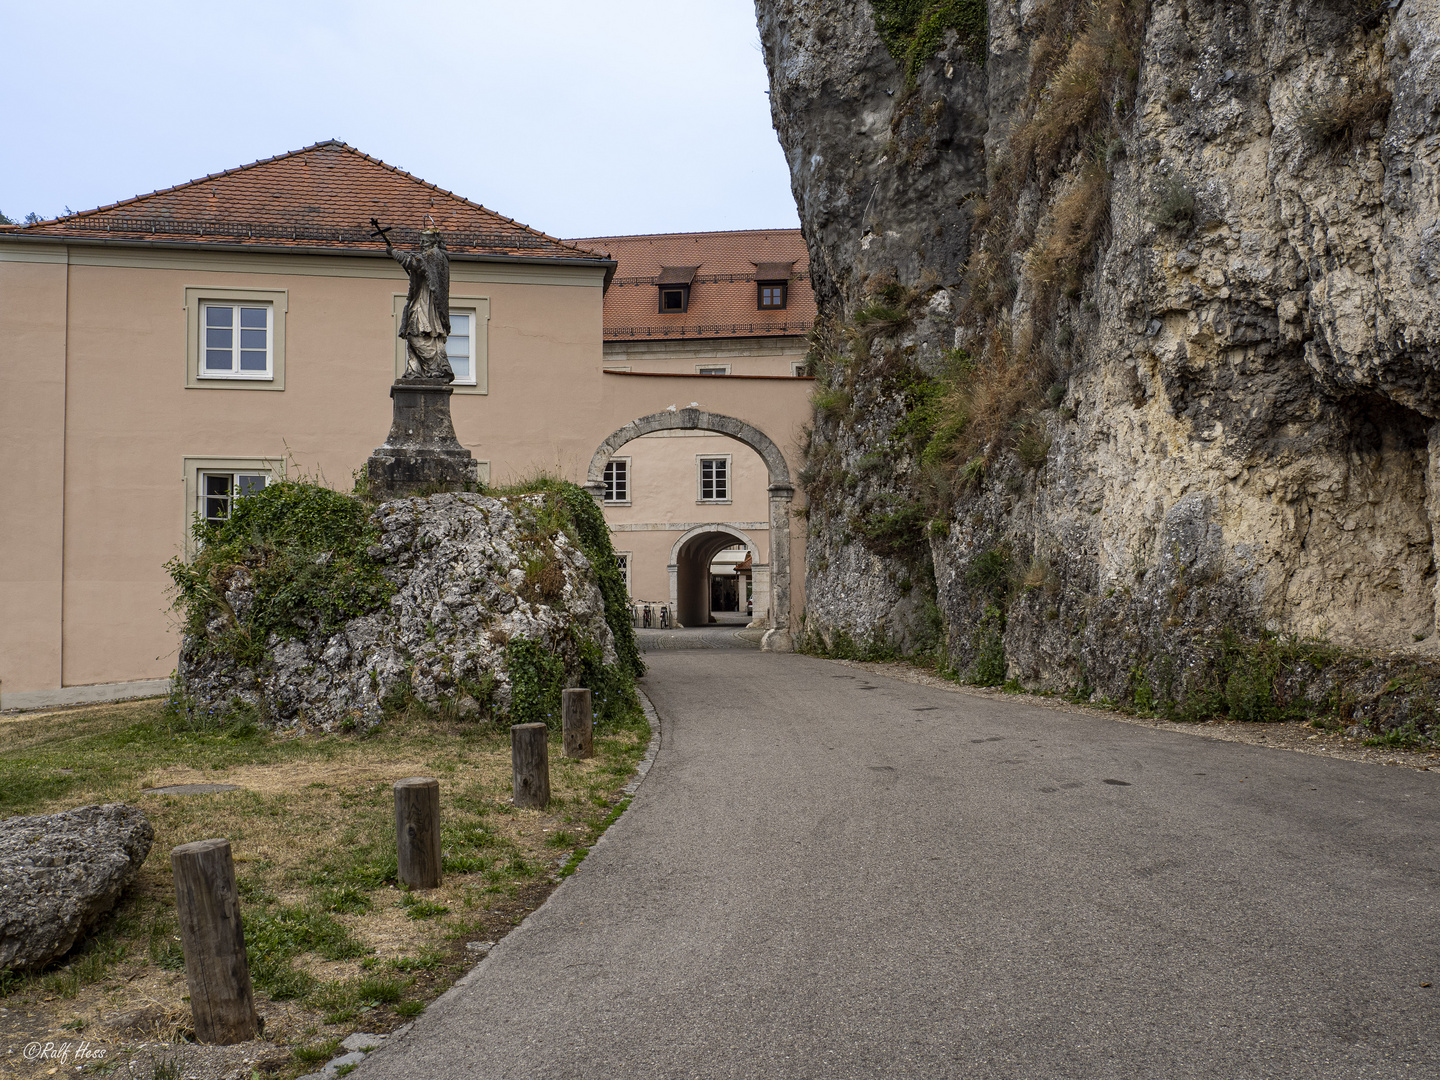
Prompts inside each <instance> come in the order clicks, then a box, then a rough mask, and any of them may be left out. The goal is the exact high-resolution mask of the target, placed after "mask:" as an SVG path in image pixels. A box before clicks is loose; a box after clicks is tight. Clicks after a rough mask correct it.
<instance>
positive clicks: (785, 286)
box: [755, 262, 795, 311]
mask: <svg viewBox="0 0 1440 1080" xmlns="http://www.w3.org/2000/svg"><path fill="white" fill-rule="evenodd" d="M794 272H795V264H794V263H793V262H783V263H779V262H774V263H756V264H755V306H756V308H758V309H759V310H761V311H784V310H785V301H786V300H787V299H788V297H787V295H786V294H787V293H788V292H789V291H790V289H789V284H790V276H791V275H792V274H793V273H794Z"/></svg>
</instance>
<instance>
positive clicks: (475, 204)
mask: <svg viewBox="0 0 1440 1080" xmlns="http://www.w3.org/2000/svg"><path fill="white" fill-rule="evenodd" d="M317 145H318V144H317ZM340 145H341V146H342V147H344V148H345V149H346V150H349V151H350V152H351V153H352V154H357V155H359V156H360V157H362V158H364V159H365V160H366V161H370V162H374V163H375V164H376V165H379V166H380V167H381V168H385V169H389V170H390V171H391V172H393V173H396V174H397V175H400V176H403V177H405V178H406V179H407V180H414V181H415V182H416V183H417V184H420V185H421V186H422V187H427V188H430V189H431V190H433V191H438V192H439V193H440V194H442V195H448V196H450V198H452V199H458V200H459V201H460V202H462V203H464V204H465V205H466V206H473V207H474V208H475V209H477V210H483V211H485V213H487V214H491V215H493V216H495V217H497V218H499V219H500V220H501V221H503V222H505V223H507V224H509V225H513V226H515V227H516V228H517V229H523V230H525V231H526V232H530V233H534V234H535V235H536V236H540V237H543V238H544V239H546V240H549V241H550V242H551V243H555V244H559V245H560V246H561V247H567V248H570V249H571V250H572V251H582V252H585V253H586V254H591V255H593V254H595V253H594V252H590V251H586V249H585V248H582V247H578V246H576V245H575V244H572V243H570V242H568V241H566V240H561V239H560V238H559V237H557V236H551V235H550V234H549V233H547V232H542V231H541V230H539V229H536V228H533V227H532V226H530V225H526V224H525V223H523V222H520V221H516V220H515V219H514V218H512V217H506V216H505V215H504V214H502V213H500V211H498V210H493V209H491V208H490V207H488V206H486V205H485V204H484V203H478V202H475V201H474V200H473V199H467V198H466V197H465V196H464V195H460V194H458V193H456V192H454V191H451V190H449V189H448V188H442V187H441V186H440V185H439V184H432V183H431V182H430V181H429V180H425V179H422V178H421V177H418V176H416V175H415V174H414V173H412V172H409V171H407V170H405V169H402V168H400V166H398V165H391V164H390V163H389V162H388V161H382V160H381V159H380V158H377V157H371V156H370V155H369V154H367V153H365V151H364V150H360V149H357V148H356V147H353V146H349V145H347V144H345V143H341V144H340Z"/></svg>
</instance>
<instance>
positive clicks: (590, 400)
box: [0, 142, 805, 708]
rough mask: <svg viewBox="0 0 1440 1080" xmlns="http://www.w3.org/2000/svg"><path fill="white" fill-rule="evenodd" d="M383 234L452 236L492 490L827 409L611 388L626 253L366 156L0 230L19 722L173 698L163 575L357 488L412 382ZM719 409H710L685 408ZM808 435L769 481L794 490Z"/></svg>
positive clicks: (467, 422) (467, 399)
mask: <svg viewBox="0 0 1440 1080" xmlns="http://www.w3.org/2000/svg"><path fill="white" fill-rule="evenodd" d="M371 217H375V218H377V219H378V220H379V221H380V224H381V225H384V226H394V231H393V232H391V234H390V235H391V237H392V239H394V240H395V242H396V243H397V245H399V246H401V247H410V246H413V244H414V243H415V241H416V239H417V238H418V234H419V231H420V229H421V228H422V227H424V226H427V225H429V224H431V223H433V224H434V225H435V226H437V227H438V228H439V229H440V230H441V231H442V233H443V234H444V235H445V237H446V243H447V247H448V248H449V251H450V257H451V296H450V305H451V311H452V324H453V325H452V337H451V345H450V352H451V356H452V357H453V358H454V361H455V367H456V372H457V379H456V387H455V394H454V397H453V399H452V414H453V418H454V423H455V429H456V433H457V435H458V437H459V439H460V441H461V442H462V443H463V444H464V445H465V446H466V447H467V448H469V449H470V450H471V452H472V453H473V454H474V455H475V457H476V458H477V459H478V460H479V462H480V475H481V479H482V480H485V479H493V480H495V481H501V482H503V481H505V480H509V479H516V478H519V477H522V476H525V475H527V474H533V473H535V472H540V471H544V472H549V473H554V474H558V475H560V476H562V477H565V478H567V479H572V480H575V481H576V482H580V483H586V482H589V483H590V484H591V486H592V490H597V491H598V490H599V488H600V486H601V483H602V482H603V475H600V474H603V470H604V460H603V459H604V456H605V455H602V451H601V448H602V447H604V446H607V445H609V444H610V443H611V442H613V440H614V439H615V438H617V437H618V433H619V432H622V431H626V430H630V428H631V427H632V426H633V425H635V424H639V425H641V426H643V427H645V428H646V430H647V431H648V430H650V429H651V428H657V425H658V426H659V428H664V427H666V426H667V425H668V426H670V427H671V428H673V430H676V431H679V430H692V431H696V430H705V429H706V428H717V427H728V428H735V429H736V430H742V428H736V427H735V426H736V424H743V431H752V430H753V431H765V430H770V431H779V430H784V429H787V428H788V427H792V426H793V425H791V424H790V418H791V416H792V415H793V414H797V412H799V411H803V403H804V398H805V394H804V387H803V386H801V385H799V384H800V383H802V382H803V380H794V379H789V380H786V381H787V382H788V383H791V384H792V385H791V387H789V391H790V392H789V394H788V396H787V395H786V394H783V393H782V394H781V395H778V396H777V395H770V396H769V397H766V398H759V397H753V396H752V397H747V396H746V395H745V394H744V393H740V392H735V390H734V387H727V388H726V392H724V393H712V394H710V395H708V396H707V395H697V393H696V390H695V385H697V384H701V383H702V382H703V380H705V379H706V378H707V377H706V376H701V375H699V374H698V373H690V374H689V375H688V376H683V375H682V377H678V378H676V379H674V380H673V381H672V382H671V383H670V384H667V385H664V386H663V387H662V385H660V384H656V383H655V382H654V381H653V380H647V379H644V378H639V379H634V378H632V379H630V380H628V381H627V380H624V379H623V378H621V377H619V376H610V375H607V374H606V373H605V369H606V366H607V363H608V357H607V354H606V352H605V348H606V346H605V336H604V313H605V296H606V292H607V288H609V287H610V286H611V284H612V279H613V278H614V276H615V273H616V261H615V260H614V259H611V258H608V257H607V256H606V255H605V254H604V253H600V252H596V251H594V250H592V249H589V248H586V247H584V246H581V245H576V244H573V243H566V242H563V241H560V240H557V239H555V238H553V237H549V236H546V235H545V234H543V233H540V232H538V231H536V230H533V229H530V228H527V227H525V226H523V225H520V224H518V223H516V222H514V221H511V220H509V219H507V218H504V217H502V216H500V215H498V214H496V213H494V212H493V211H490V210H488V209H486V208H485V207H483V206H480V205H478V204H476V203H472V202H469V201H468V200H465V199H463V198H460V197H459V196H457V195H454V194H452V193H450V192H448V191H445V190H443V189H441V188H438V187H436V186H434V185H432V184H429V183H426V182H424V181H422V180H419V179H418V178H416V177H414V176H411V175H409V174H407V173H404V172H402V171H400V170H398V169H395V168H393V167H391V166H389V165H386V164H384V163H383V162H380V161H377V160H376V159H373V158H370V157H368V156H367V155H365V154H362V153H360V152H359V151H357V150H355V149H353V148H351V147H348V146H346V145H344V144H342V143H335V142H330V143H321V144H317V145H315V146H311V147H307V148H305V149H304V150H300V151H296V152H294V153H291V154H285V155H281V156H279V157H276V158H271V159H267V160H265V161H261V162H256V163H253V164H251V165H247V166H243V167H241V168H237V169H232V170H229V171H227V172H224V173H218V174H214V175H211V176H208V177H205V178H203V179H201V180H196V181H192V182H190V183H188V184H183V185H180V186H178V187H175V188H171V189H167V190H165V191H160V192H155V193H152V194H150V195H145V196H138V197H136V198H134V199H130V200H126V201H125V202H121V203H116V204H114V205H111V206H107V207H101V208H99V209H97V210H93V211H88V212H85V213H81V214H76V215H73V216H70V217H67V218H63V219H60V220H58V221H53V222H44V223H41V224H39V225H33V226H27V227H0V447H3V450H4V454H5V460H6V462H7V467H6V469H5V470H3V471H0V708H10V707H29V706H33V705H39V704H47V703H52V702H61V701H76V700H86V698H87V696H91V697H95V698H99V697H107V696H114V694H115V693H116V692H117V687H119V688H120V689H126V688H128V689H130V690H132V691H133V692H136V693H139V692H145V691H150V692H154V691H157V690H158V689H160V688H161V687H162V686H163V682H162V681H161V680H164V679H165V678H166V677H168V675H169V673H170V672H171V671H172V670H173V668H174V666H175V655H176V652H177V649H178V646H179V637H178V633H177V627H176V619H175V616H174V614H173V613H172V612H171V611H170V607H169V603H170V592H169V577H168V575H167V573H166V571H165V569H164V564H165V562H166V561H167V560H168V559H170V558H173V557H182V558H183V557H185V555H186V553H187V544H188V538H189V536H190V532H191V529H190V526H191V523H192V522H193V520H194V518H195V516H196V515H199V516H200V517H209V518H217V517H222V516H224V515H225V514H226V513H228V508H229V505H230V504H231V503H232V502H233V500H234V499H235V498H238V497H243V495H244V494H245V493H246V492H247V491H250V490H254V489H255V488H256V487H257V486H260V485H263V484H264V483H266V482H268V481H269V480H270V479H272V478H274V477H278V476H282V475H289V476H295V475H297V474H303V475H308V476H313V477H317V478H320V479H322V480H323V481H325V482H327V483H328V484H330V486H332V487H338V488H348V487H349V486H350V483H351V479H352V476H353V474H354V473H355V472H356V471H357V470H358V469H359V468H360V467H361V466H362V465H363V464H364V462H365V460H366V458H367V457H368V456H369V455H370V453H371V452H372V451H373V450H374V448H375V447H376V446H378V445H380V444H381V443H382V442H383V441H384V438H385V434H386V432H387V431H388V430H389V425H390V418H391V416H390V410H391V406H390V399H389V386H390V384H391V383H392V382H393V380H394V378H395V377H396V375H397V374H398V373H399V372H400V371H401V370H403V353H402V345H403V343H402V342H401V341H400V339H399V337H398V334H397V320H398V318H399V312H400V309H401V306H402V304H403V299H404V295H405V292H406V284H407V282H406V276H405V274H404V272H403V271H402V270H401V269H400V267H399V266H398V265H397V264H396V263H395V262H394V261H393V260H391V259H390V258H389V257H388V256H387V255H386V253H385V250H384V245H383V242H382V241H381V240H380V239H379V238H378V237H375V236H372V235H370V234H371V232H372V231H373V230H372V227H371V226H370V224H369V220H370V218H371ZM731 381H732V382H733V381H734V380H731ZM742 382H743V380H742ZM704 385H707V386H708V385H715V384H712V383H708V382H707V383H704ZM670 389H673V390H674V393H667V391H668V390H670ZM699 396H705V397H707V402H706V404H707V409H708V410H709V411H706V410H697V409H677V411H676V412H675V413H670V412H668V411H667V406H669V405H671V404H673V403H675V402H674V401H673V400H672V399H682V398H683V401H680V402H679V404H680V405H685V406H688V403H689V402H690V401H691V400H697V399H698V397H699ZM687 424H689V425H691V426H690V427H689V428H688V429H687V428H686V427H685V425H687ZM636 430H638V428H637V429H636ZM717 437H719V438H726V441H727V442H730V443H731V444H732V445H737V444H735V441H734V438H733V437H729V438H727V437H725V436H717ZM706 438H709V437H708V436H706V437H704V438H702V440H701V441H702V442H703V441H705V439H706ZM672 441H675V442H680V441H683V440H681V439H675V440H672ZM793 441H794V440H793V439H791V438H789V436H788V435H787V436H782V437H781V438H779V439H778V440H775V445H776V447H777V451H776V453H774V454H772V455H771V458H772V460H771V461H770V462H769V465H768V468H769V469H770V471H771V473H773V474H775V475H781V474H783V473H786V472H788V473H789V474H791V475H793V472H794V470H795V463H796V462H797V461H798V451H797V449H796V447H795V446H794V445H792V444H793ZM687 445H688V444H687ZM738 445H740V446H741V447H742V448H743V446H744V445H746V444H744V443H740V444H738ZM613 452H614V451H606V454H607V455H608V454H611V453H613ZM639 456H640V457H642V458H643V457H644V455H643V454H641V455H639ZM597 460H598V461H600V465H599V467H598V473H597V466H596V462H597ZM777 470H778V471H777ZM592 473H597V475H595V476H592V475H591V474H592ZM636 475H637V476H639V475H641V473H638V472H637V474H636ZM741 475H743V474H742V473H741V472H740V471H738V469H737V471H736V473H735V476H736V480H737V481H738V480H739V478H740V477H741ZM639 490H640V489H639V488H638V487H637V488H636V491H637V493H638V491H639ZM712 490H713V484H712ZM735 490H736V491H739V490H741V489H740V488H738V487H737V488H735ZM632 505H635V504H634V503H633V502H632ZM639 505H640V506H643V505H644V504H643V503H641V504H639ZM787 505H788V504H787ZM751 512H753V511H751V510H748V509H747V510H746V513H751ZM617 546H620V547H622V548H623V546H624V545H623V544H620V545H617ZM787 555H788V552H787ZM638 565H639V563H638V560H637V566H638ZM772 591H773V586H772ZM787 599H788V598H787ZM790 617H791V614H790V613H789V612H788V611H787V613H786V616H785V622H784V625H782V626H781V627H779V630H780V631H781V634H780V635H779V636H778V637H777V642H776V644H777V646H778V647H783V645H784V640H783V637H784V632H786V631H788V629H789V619H790ZM122 684H123V685H122Z"/></svg>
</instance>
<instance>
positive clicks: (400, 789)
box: [395, 776, 440, 889]
mask: <svg viewBox="0 0 1440 1080" xmlns="http://www.w3.org/2000/svg"><path fill="white" fill-rule="evenodd" d="M395 859H396V863H397V865H398V872H399V878H400V880H401V881H402V882H403V883H404V884H406V885H409V886H410V888H412V889H437V888H439V887H440V781H439V780H434V779H432V778H430V777H428V776H407V777H406V778H405V779H404V780H396V781H395Z"/></svg>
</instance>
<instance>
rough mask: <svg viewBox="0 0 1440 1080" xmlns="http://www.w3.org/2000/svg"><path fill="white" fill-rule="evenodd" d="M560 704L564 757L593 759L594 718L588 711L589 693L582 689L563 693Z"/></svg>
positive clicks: (589, 710)
mask: <svg viewBox="0 0 1440 1080" xmlns="http://www.w3.org/2000/svg"><path fill="white" fill-rule="evenodd" d="M561 702H562V704H563V706H564V707H563V708H562V709H561V712H562V713H563V715H564V717H565V756H566V757H573V758H588V757H594V756H595V750H594V732H595V716H594V714H593V713H592V712H591V709H590V691H589V690H586V689H585V688H584V687H580V688H578V689H575V690H566V691H563V692H562V694H561Z"/></svg>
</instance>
